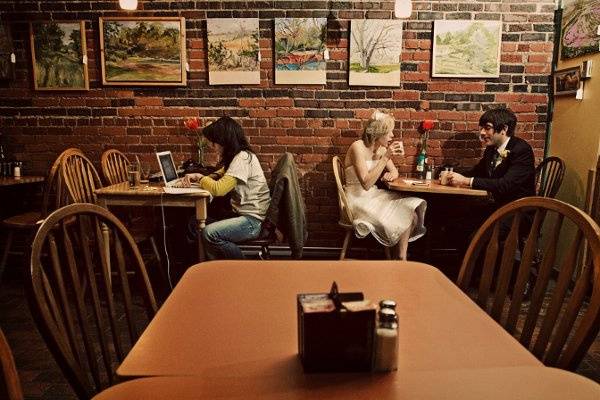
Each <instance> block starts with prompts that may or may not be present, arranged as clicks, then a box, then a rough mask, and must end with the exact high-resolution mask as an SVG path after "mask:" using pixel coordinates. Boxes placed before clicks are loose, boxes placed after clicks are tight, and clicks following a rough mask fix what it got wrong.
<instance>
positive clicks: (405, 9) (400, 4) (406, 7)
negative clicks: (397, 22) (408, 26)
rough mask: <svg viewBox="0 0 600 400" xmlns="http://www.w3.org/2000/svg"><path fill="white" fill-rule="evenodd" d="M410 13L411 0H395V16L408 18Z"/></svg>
mask: <svg viewBox="0 0 600 400" xmlns="http://www.w3.org/2000/svg"><path fill="white" fill-rule="evenodd" d="M411 14H412V0H396V2H395V4H394V16H395V17H396V18H409V17H410V15H411Z"/></svg>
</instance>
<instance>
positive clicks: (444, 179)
mask: <svg viewBox="0 0 600 400" xmlns="http://www.w3.org/2000/svg"><path fill="white" fill-rule="evenodd" d="M449 174H450V171H448V170H445V171H441V172H440V184H442V185H447V184H448V175H449Z"/></svg>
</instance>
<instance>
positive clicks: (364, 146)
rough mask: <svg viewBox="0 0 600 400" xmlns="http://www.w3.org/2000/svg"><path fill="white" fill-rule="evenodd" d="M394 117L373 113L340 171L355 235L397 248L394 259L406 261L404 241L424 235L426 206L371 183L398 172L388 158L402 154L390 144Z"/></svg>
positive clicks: (398, 146) (399, 146)
mask: <svg viewBox="0 0 600 400" xmlns="http://www.w3.org/2000/svg"><path fill="white" fill-rule="evenodd" d="M393 129H394V118H393V117H392V116H391V115H389V114H384V113H382V112H380V111H375V113H374V114H373V116H372V117H371V119H370V120H369V122H368V124H367V127H366V128H365V131H364V133H363V135H362V138H361V139H359V140H357V141H355V142H354V143H352V144H351V145H350V148H349V149H348V152H347V153H346V158H345V159H344V169H345V172H346V195H347V197H348V202H349V203H350V209H351V210H352V214H353V216H354V222H353V224H354V227H355V230H356V236H358V237H360V238H363V237H365V236H367V235H368V234H369V233H371V234H373V236H374V237H375V239H377V241H378V242H379V243H381V244H382V245H384V246H387V247H392V246H396V247H397V257H398V258H399V259H401V260H406V254H407V250H408V242H411V241H413V240H416V239H418V238H420V237H421V236H423V235H424V234H425V226H424V219H425V210H426V208H427V203H426V202H425V200H423V199H419V198H417V197H402V196H401V195H400V194H399V193H397V192H392V191H388V190H385V189H379V188H377V187H376V186H375V183H376V182H377V180H378V179H379V177H380V176H381V174H382V173H383V172H384V170H385V173H384V174H383V176H382V178H381V180H382V181H384V182H389V181H393V180H394V179H396V178H398V170H397V169H396V167H395V166H394V162H393V161H392V159H391V157H392V156H393V155H402V156H403V155H404V148H403V145H402V142H399V141H393V140H392V139H393V138H394V132H393Z"/></svg>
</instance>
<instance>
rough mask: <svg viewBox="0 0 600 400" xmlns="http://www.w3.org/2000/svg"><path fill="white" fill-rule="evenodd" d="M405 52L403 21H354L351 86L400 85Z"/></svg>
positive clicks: (351, 47) (351, 29)
mask: <svg viewBox="0 0 600 400" xmlns="http://www.w3.org/2000/svg"><path fill="white" fill-rule="evenodd" d="M401 52H402V21H401V20H393V19H366V20H365V19H356V20H352V22H351V25H350V73H349V82H348V83H349V84H350V85H354V86H356V85H360V86H396V87H397V86H400V53H401Z"/></svg>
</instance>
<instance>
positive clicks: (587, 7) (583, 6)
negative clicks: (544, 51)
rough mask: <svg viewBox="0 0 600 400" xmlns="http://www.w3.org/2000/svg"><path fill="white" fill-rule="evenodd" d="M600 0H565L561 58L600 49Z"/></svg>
mask: <svg viewBox="0 0 600 400" xmlns="http://www.w3.org/2000/svg"><path fill="white" fill-rule="evenodd" d="M598 26H600V0H563V10H562V22H561V40H560V44H561V53H560V55H561V58H562V59H568V58H574V57H579V56H582V55H585V54H591V53H597V52H599V51H600V48H599V46H600V36H599V35H598V31H597V29H598Z"/></svg>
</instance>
